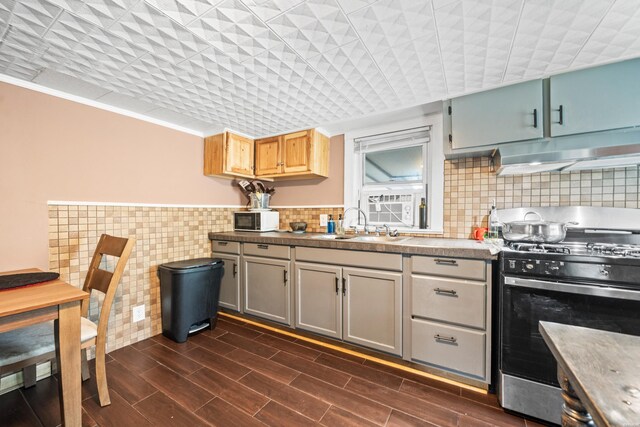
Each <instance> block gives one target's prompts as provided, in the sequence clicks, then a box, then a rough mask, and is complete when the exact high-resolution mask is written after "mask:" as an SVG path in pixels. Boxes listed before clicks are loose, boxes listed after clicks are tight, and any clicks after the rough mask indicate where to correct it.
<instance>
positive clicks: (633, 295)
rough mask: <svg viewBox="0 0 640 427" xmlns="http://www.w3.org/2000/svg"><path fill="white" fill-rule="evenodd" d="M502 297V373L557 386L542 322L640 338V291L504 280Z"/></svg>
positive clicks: (592, 285) (521, 279) (554, 369)
mask: <svg viewBox="0 0 640 427" xmlns="http://www.w3.org/2000/svg"><path fill="white" fill-rule="evenodd" d="M500 299H501V312H500V342H501V344H500V370H501V371H502V373H503V374H507V375H511V376H515V377H520V378H525V379H529V380H532V381H536V382H541V383H545V384H549V385H554V386H558V381H557V378H556V375H557V373H556V369H557V368H556V362H555V359H554V358H553V355H552V354H551V352H550V351H549V349H548V348H547V346H546V345H545V343H544V340H543V339H542V336H541V335H540V332H539V331H538V322H540V321H541V320H543V321H549V322H556V323H564V324H568V325H576V326H584V327H587V328H593V329H601V330H606V331H612V332H619V333H623V334H630V335H640V291H634V290H627V289H620V288H609V287H603V286H598V285H596V284H572V283H561V282H550V281H543V280H535V279H524V278H517V277H508V276H506V277H503V278H502V280H501V292H500Z"/></svg>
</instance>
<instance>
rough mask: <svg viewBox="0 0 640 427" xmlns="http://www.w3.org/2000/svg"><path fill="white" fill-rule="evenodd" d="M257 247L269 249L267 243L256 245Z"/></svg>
mask: <svg viewBox="0 0 640 427" xmlns="http://www.w3.org/2000/svg"><path fill="white" fill-rule="evenodd" d="M258 249H269V245H258Z"/></svg>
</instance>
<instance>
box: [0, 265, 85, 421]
mask: <svg viewBox="0 0 640 427" xmlns="http://www.w3.org/2000/svg"><path fill="white" fill-rule="evenodd" d="M38 271H40V270H38V269H35V268H32V269H27V270H19V271H7V272H3V273H0V274H15V273H33V272H38ZM86 298H89V294H88V293H86V292H84V291H82V290H80V289H78V288H76V287H74V286H71V285H70V284H68V283H65V282H63V281H62V280H52V281H50V282H45V283H41V284H37V285H33V286H27V287H21V288H14V289H7V290H3V291H0V333H2V332H6V331H10V330H12V329H18V328H21V327H23V326H28V325H34V324H36V323H41V322H47V321H49V320H54V331H55V338H56V356H57V359H58V371H59V373H60V409H61V413H62V422H63V424H64V425H66V426H80V425H81V424H82V404H81V402H82V392H81V383H82V380H81V375H80V369H81V368H80V303H81V301H82V300H84V299H86ZM0 350H1V349H0Z"/></svg>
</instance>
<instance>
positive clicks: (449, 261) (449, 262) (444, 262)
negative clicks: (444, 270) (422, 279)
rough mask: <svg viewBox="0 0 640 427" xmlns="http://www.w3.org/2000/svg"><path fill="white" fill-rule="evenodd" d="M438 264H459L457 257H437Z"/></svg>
mask: <svg viewBox="0 0 640 427" xmlns="http://www.w3.org/2000/svg"><path fill="white" fill-rule="evenodd" d="M435 262H436V264H440V265H443V264H444V265H456V266H457V265H458V261H456V260H455V259H440V258H436V259H435Z"/></svg>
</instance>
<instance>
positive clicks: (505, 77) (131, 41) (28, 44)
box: [0, 0, 640, 136]
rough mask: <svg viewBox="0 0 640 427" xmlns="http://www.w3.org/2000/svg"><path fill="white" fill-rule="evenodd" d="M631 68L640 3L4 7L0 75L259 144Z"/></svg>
mask: <svg viewBox="0 0 640 427" xmlns="http://www.w3.org/2000/svg"><path fill="white" fill-rule="evenodd" d="M637 56H640V2H638V1H637V0H0V73H2V74H6V75H9V76H12V77H16V78H18V79H22V80H26V81H33V82H35V83H38V84H41V85H45V86H49V87H52V88H54V89H59V90H63V91H68V92H70V93H72V94H74V95H80V96H84V97H86V98H91V99H96V100H97V101H99V102H103V103H105V104H111V105H114V106H116V107H120V108H125V109H128V110H131V111H133V112H137V113H141V114H146V115H149V116H151V117H155V118H160V119H161V120H165V121H167V122H172V123H174V124H178V125H181V126H184V127H187V128H190V129H193V130H196V131H200V132H205V133H207V132H208V131H212V130H218V129H222V128H224V127H229V128H232V129H235V130H238V131H242V132H245V133H247V134H250V135H254V136H266V135H270V134H276V133H280V132H283V131H288V130H293V129H300V128H305V127H312V126H318V125H323V124H329V123H332V122H337V121H342V120H345V119H348V118H354V117H359V116H365V115H369V114H373V113H380V112H383V111H391V110H396V109H401V108H404V107H408V106H414V105H419V104H424V103H429V102H433V101H438V100H442V99H445V98H447V97H450V96H457V95H460V94H464V93H468V92H473V91H478V90H481V89H485V88H491V87H495V86H498V85H501V84H507V83H513V82H517V81H521V80H528V79H534V78H541V77H545V76H547V75H549V74H550V73H557V72H562V71H566V70H570V69H573V68H580V67H585V66H590V65H597V64H600V63H605V62H611V61H615V60H622V59H627V58H632V57H637ZM74 82H77V84H74Z"/></svg>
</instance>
